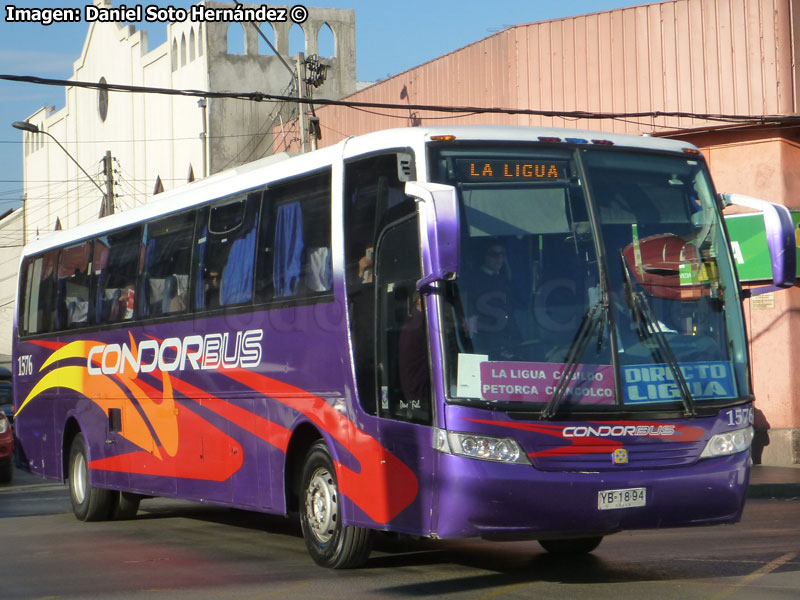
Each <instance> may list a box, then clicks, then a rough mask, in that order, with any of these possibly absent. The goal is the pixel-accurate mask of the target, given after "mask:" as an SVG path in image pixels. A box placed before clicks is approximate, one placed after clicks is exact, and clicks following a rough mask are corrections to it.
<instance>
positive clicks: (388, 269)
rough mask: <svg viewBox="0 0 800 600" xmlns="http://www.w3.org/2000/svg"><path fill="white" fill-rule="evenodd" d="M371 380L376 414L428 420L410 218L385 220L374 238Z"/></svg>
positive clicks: (414, 226) (415, 240) (414, 231)
mask: <svg viewBox="0 0 800 600" xmlns="http://www.w3.org/2000/svg"><path fill="white" fill-rule="evenodd" d="M375 275H376V287H377V292H378V293H377V299H378V319H377V323H378V331H377V350H378V352H377V357H378V365H377V373H376V378H377V383H378V398H380V405H379V407H378V414H379V415H380V416H382V417H386V418H390V419H397V420H401V421H409V422H414V423H430V421H431V384H430V382H431V376H430V367H429V364H430V361H429V358H428V342H427V327H426V319H425V308H424V302H423V298H422V297H421V296H420V294H419V293H418V292H417V290H416V283H417V280H418V279H419V278H420V277H421V276H422V270H421V266H420V254H419V226H418V220H417V218H416V213H414V216H413V217H409V218H405V219H404V220H402V221H399V222H395V223H394V224H391V225H389V226H388V227H387V228H386V229H385V230H384V232H383V233H382V234H381V236H380V238H379V240H378V247H377V254H376V270H375Z"/></svg>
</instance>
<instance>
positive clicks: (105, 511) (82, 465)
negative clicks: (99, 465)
mask: <svg viewBox="0 0 800 600" xmlns="http://www.w3.org/2000/svg"><path fill="white" fill-rule="evenodd" d="M117 493H118V492H114V491H113V490H104V489H101V488H96V487H92V486H91V485H89V459H88V453H87V451H86V442H85V441H84V439H83V435H82V434H80V433H79V434H78V435H76V436H75V439H74V440H72V446H70V450H69V497H70V500H71V501H72V512H74V513H75V516H76V517H77V518H78V520H80V521H105V520H106V519H109V518H110V517H111V513H112V511H113V510H114V504H115V503H114V500H115V499H116V496H115V494H117Z"/></svg>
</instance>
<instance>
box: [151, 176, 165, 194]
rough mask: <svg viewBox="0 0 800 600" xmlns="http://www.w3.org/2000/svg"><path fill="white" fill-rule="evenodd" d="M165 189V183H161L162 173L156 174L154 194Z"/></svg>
mask: <svg viewBox="0 0 800 600" xmlns="http://www.w3.org/2000/svg"><path fill="white" fill-rule="evenodd" d="M163 191H164V184H163V183H161V175H158V176H156V184H155V185H154V186H153V196H155V195H156V194H160V193H161V192H163Z"/></svg>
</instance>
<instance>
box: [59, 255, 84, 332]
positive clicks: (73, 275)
mask: <svg viewBox="0 0 800 600" xmlns="http://www.w3.org/2000/svg"><path fill="white" fill-rule="evenodd" d="M91 256H92V242H91V241H87V242H83V243H80V244H76V245H74V246H70V247H68V248H64V249H63V250H62V251H61V256H60V258H59V261H58V280H57V282H56V290H57V294H58V300H57V303H56V321H57V326H58V328H59V329H72V328H74V327H81V326H84V325H86V324H87V323H88V322H89V310H90V306H89V301H90V299H91V295H90V287H91V286H90V278H89V269H90V267H91V265H90V259H91Z"/></svg>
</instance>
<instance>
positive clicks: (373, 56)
mask: <svg viewBox="0 0 800 600" xmlns="http://www.w3.org/2000/svg"><path fill="white" fill-rule="evenodd" d="M90 2H91V0H85V1H84V2H74V1H73V2H70V1H59V0H51V1H47V0H44V1H39V2H36V1H33V0H13V1H12V2H11V3H9V2H5V3H4V4H3V12H2V20H0V74H4V75H33V76H37V77H47V78H54V79H67V78H69V77H70V76H71V75H72V74H73V70H72V67H73V62H74V61H75V60H77V58H78V57H79V55H80V52H81V49H82V48H83V43H84V39H85V37H86V33H87V31H88V24H87V23H85V22H82V23H61V24H58V23H54V24H51V25H47V26H45V25H42V24H39V23H14V22H12V23H9V22H7V21H6V16H7V10H6V7H7V6H9V5H11V4H13V5H15V6H17V7H19V8H80V9H81V11H83V8H84V6H85V5H86V4H87V3H90ZM196 3H197V0H195V1H188V0H186V1H185V0H168V1H166V2H165V1H161V0H124V1H120V0H112V4H113V5H114V6H119V5H120V4H125V5H126V6H128V7H132V6H136V5H141V6H143V7H147V6H159V7H168V6H174V7H176V8H187V7H189V6H191V5H193V4H196ZM246 3H247V4H251V3H256V2H255V1H254V0H251V1H250V2H246ZM645 3H646V2H641V1H640V2H637V1H636V0H561V1H560V2H553V1H551V0H488V1H486V2H480V1H477V0H402V1H401V2H392V3H389V2H385V1H381V0H343V1H333V0H328V1H326V0H313V1H311V2H307V4H306V6H308V7H326V8H347V9H353V10H355V15H356V77H357V79H358V80H359V81H377V80H380V79H385V78H386V77H389V76H392V75H396V74H398V73H401V72H403V71H405V70H407V69H410V68H411V67H414V66H416V65H419V64H422V63H424V62H427V61H429V60H432V59H434V58H436V57H438V56H442V55H444V54H447V53H448V52H452V51H453V50H457V49H458V48H461V47H463V46H466V45H468V44H471V43H473V42H476V41H478V40H480V39H483V38H485V37H488V36H490V35H493V34H495V33H497V32H498V31H501V30H502V29H505V28H507V27H510V26H512V25H519V24H521V23H531V22H535V21H547V20H550V19H558V18H562V17H569V16H575V15H580V14H587V13H592V12H598V11H603V10H611V9H615V8H621V7H624V6H632V5H636V4H645ZM231 4H233V3H231ZM269 4H271V5H275V6H284V5H285V4H283V3H269ZM132 24H133V25H134V26H135V27H136V28H137V29H144V30H146V31H147V33H148V48H149V49H150V50H152V49H154V48H156V47H157V46H159V45H161V44H162V43H164V41H165V40H166V31H167V30H166V28H167V26H166V24H165V23H152V24H151V23H146V22H142V23H132ZM291 50H292V46H291V39H290V51H291ZM109 83H127V82H115V81H113V80H112V79H110V78H109ZM251 88H252V84H251V82H242V91H248V92H250V91H268V90H255V89H251ZM43 106H55V108H56V110H58V109H60V108H62V107H63V106H64V90H63V89H62V88H57V87H52V86H42V85H34V84H28V83H17V82H9V81H2V80H0V214H2V213H4V212H5V211H6V210H8V209H10V208H16V207H18V206H19V205H20V202H19V198H20V196H21V195H22V193H23V181H22V179H23V173H22V132H21V131H18V130H16V129H13V128H12V127H11V123H12V122H13V121H23V120H25V119H26V118H27V117H28V116H30V115H31V114H33V113H34V112H36V111H37V110H38V109H39V108H41V107H43ZM514 108H515V107H514Z"/></svg>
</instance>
